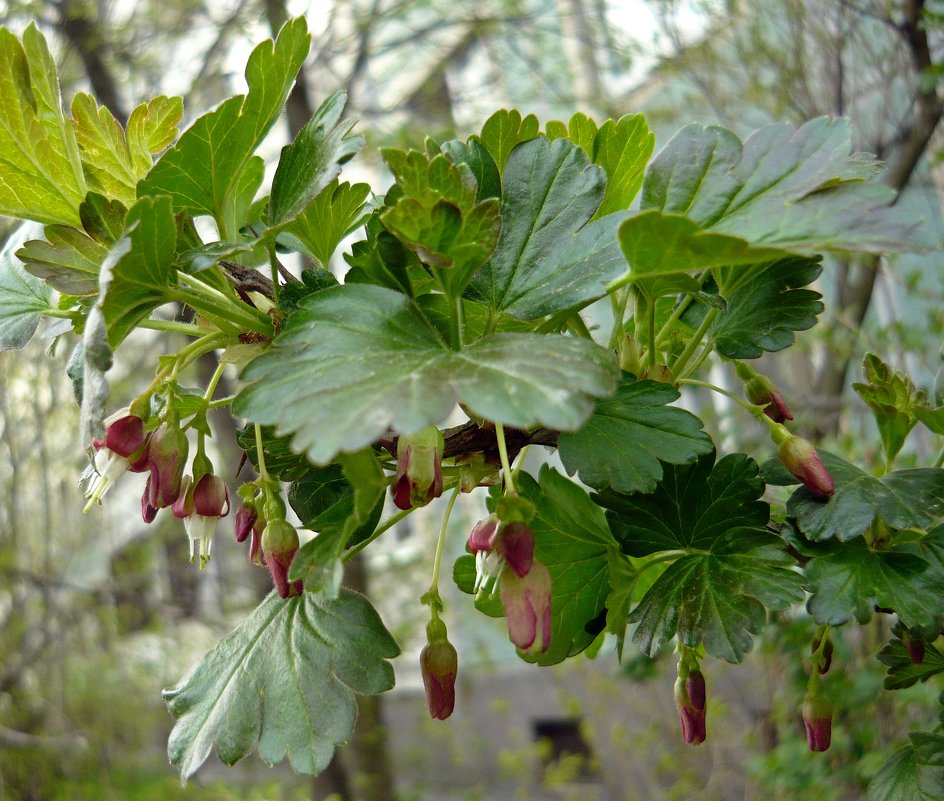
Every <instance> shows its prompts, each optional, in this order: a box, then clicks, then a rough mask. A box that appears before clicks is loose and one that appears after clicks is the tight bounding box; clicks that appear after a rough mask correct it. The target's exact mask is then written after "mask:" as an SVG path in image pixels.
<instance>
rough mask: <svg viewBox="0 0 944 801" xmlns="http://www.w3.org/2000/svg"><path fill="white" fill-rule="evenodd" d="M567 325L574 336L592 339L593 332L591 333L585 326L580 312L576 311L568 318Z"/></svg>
mask: <svg viewBox="0 0 944 801" xmlns="http://www.w3.org/2000/svg"><path fill="white" fill-rule="evenodd" d="M567 327H568V328H569V329H570V331H571V333H572V334H574V335H575V336H578V337H583V338H584V339H589V340H593V334H591V333H590V329H589V328H587V324H586V322H584V319H583V317H581V316H580V312H577V313H576V314H573V315H571V316H570V317H569V318H568V320H567Z"/></svg>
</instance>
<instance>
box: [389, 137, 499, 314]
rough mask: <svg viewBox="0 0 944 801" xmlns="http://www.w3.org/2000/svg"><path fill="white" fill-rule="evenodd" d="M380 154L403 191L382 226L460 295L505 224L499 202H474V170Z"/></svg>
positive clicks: (414, 155)
mask: <svg viewBox="0 0 944 801" xmlns="http://www.w3.org/2000/svg"><path fill="white" fill-rule="evenodd" d="M382 153H383V157H384V159H385V160H386V162H387V164H388V166H389V167H390V169H391V170H392V172H393V173H394V175H395V176H396V178H397V186H398V187H399V189H400V190H401V191H402V196H401V197H399V199H398V200H397V201H396V203H395V204H394V205H393V206H392V207H391V208H389V209H387V210H386V211H384V212H383V213H382V215H381V220H382V222H383V224H384V226H385V227H386V228H387V230H389V231H390V232H391V233H393V234H395V235H396V237H397V238H398V239H399V240H400V241H401V242H402V243H403V244H404V245H405V246H406V247H408V248H409V249H410V250H412V251H414V252H415V253H416V255H417V256H418V257H419V259H420V261H421V262H423V263H424V264H426V265H428V266H429V267H430V268H431V270H432V272H433V274H434V275H435V277H436V279H437V281H438V282H439V283H440V285H441V286H442V287H443V289H444V291H445V292H446V293H447V294H449V295H450V296H452V297H456V296H458V295H461V294H462V292H463V290H464V289H465V287H466V285H467V284H468V282H469V279H470V278H471V277H472V273H474V272H475V271H476V270H477V269H478V268H479V267H481V266H482V264H483V263H484V262H485V261H486V259H488V257H489V256H490V255H491V253H492V251H493V250H494V249H495V244H496V242H497V241H498V235H499V231H500V230H501V227H502V220H501V218H500V216H499V213H498V201H496V200H495V199H488V200H485V201H483V202H482V203H476V202H475V198H476V189H475V182H474V179H473V177H472V174H471V171H469V170H468V169H467V168H465V167H464V165H460V166H457V165H456V164H454V163H453V162H452V161H450V160H449V159H448V158H446V156H443V155H437V156H434V157H433V158H432V159H430V158H428V157H427V156H425V155H424V154H422V153H418V152H416V151H410V152H409V153H405V152H403V151H399V150H392V149H384V150H383V151H382ZM389 197H390V195H389V194H388V198H389Z"/></svg>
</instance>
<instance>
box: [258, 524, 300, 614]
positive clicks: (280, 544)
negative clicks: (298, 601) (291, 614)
mask: <svg viewBox="0 0 944 801" xmlns="http://www.w3.org/2000/svg"><path fill="white" fill-rule="evenodd" d="M297 551H298V532H297V531H296V530H295V526H293V525H292V524H291V523H288V522H287V521H285V520H272V521H270V522H269V523H268V525H266V527H265V530H264V531H263V532H262V557H263V559H264V560H265V564H266V567H268V568H269V573H270V574H271V575H272V583H273V584H275V589H276V590H277V591H278V593H279V595H281V596H282V597H283V598H288V597H290V596H292V595H301V593H302V582H301V581H292V582H290V581H289V580H288V569H289V566H290V565H291V564H292V559H294V558H295V553H296V552H297Z"/></svg>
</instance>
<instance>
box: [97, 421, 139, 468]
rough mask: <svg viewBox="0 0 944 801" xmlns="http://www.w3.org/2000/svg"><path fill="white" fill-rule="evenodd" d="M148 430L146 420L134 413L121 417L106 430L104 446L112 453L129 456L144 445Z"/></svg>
mask: <svg viewBox="0 0 944 801" xmlns="http://www.w3.org/2000/svg"><path fill="white" fill-rule="evenodd" d="M146 438H147V431H146V430H145V427H144V420H142V419H141V418H140V417H137V416H135V415H133V414H128V415H125V416H124V417H119V418H118V419H117V420H115V421H114V422H113V423H112V424H111V425H109V426H108V428H107V429H106V430H105V443H104V446H105V447H106V448H108V450H110V451H111V452H112V453H117V454H118V455H119V456H124V457H125V458H128V457H129V456H131V455H132V454H133V453H134V452H135V451H137V450H139V449H140V448H141V446H142V445H144V440H145V439H146Z"/></svg>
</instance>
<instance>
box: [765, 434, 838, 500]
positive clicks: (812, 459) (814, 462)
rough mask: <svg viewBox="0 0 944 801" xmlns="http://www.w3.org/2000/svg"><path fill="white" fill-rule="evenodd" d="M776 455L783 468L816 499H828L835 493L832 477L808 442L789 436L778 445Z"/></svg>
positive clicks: (801, 438)
mask: <svg viewBox="0 0 944 801" xmlns="http://www.w3.org/2000/svg"><path fill="white" fill-rule="evenodd" d="M777 455H778V456H779V457H780V461H781V462H782V463H783V466H784V467H786V468H787V470H789V471H790V472H791V473H792V474H793V475H794V476H795V477H796V478H798V479H799V480H800V482H801V483H802V484H803V486H805V487H806V488H807V489H808V490H809V491H810V492H812V493H813V494H814V495H816V496H817V497H819V498H828V497H829V496H830V495H832V494H833V493H834V492H835V491H836V483H835V482H834V481H833V477H832V476H831V475H830V474H829V471H828V470H827V469H826V467H825V465H824V464H823V463H822V461H820V458H819V455H818V454H817V453H816V448H814V447H813V445H812V443H810V442H809V441H808V440H805V439H803V437H796V436H789V437H787V438H786V439H785V440H783V442H781V443H780V446H779V447H778V448H777Z"/></svg>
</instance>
